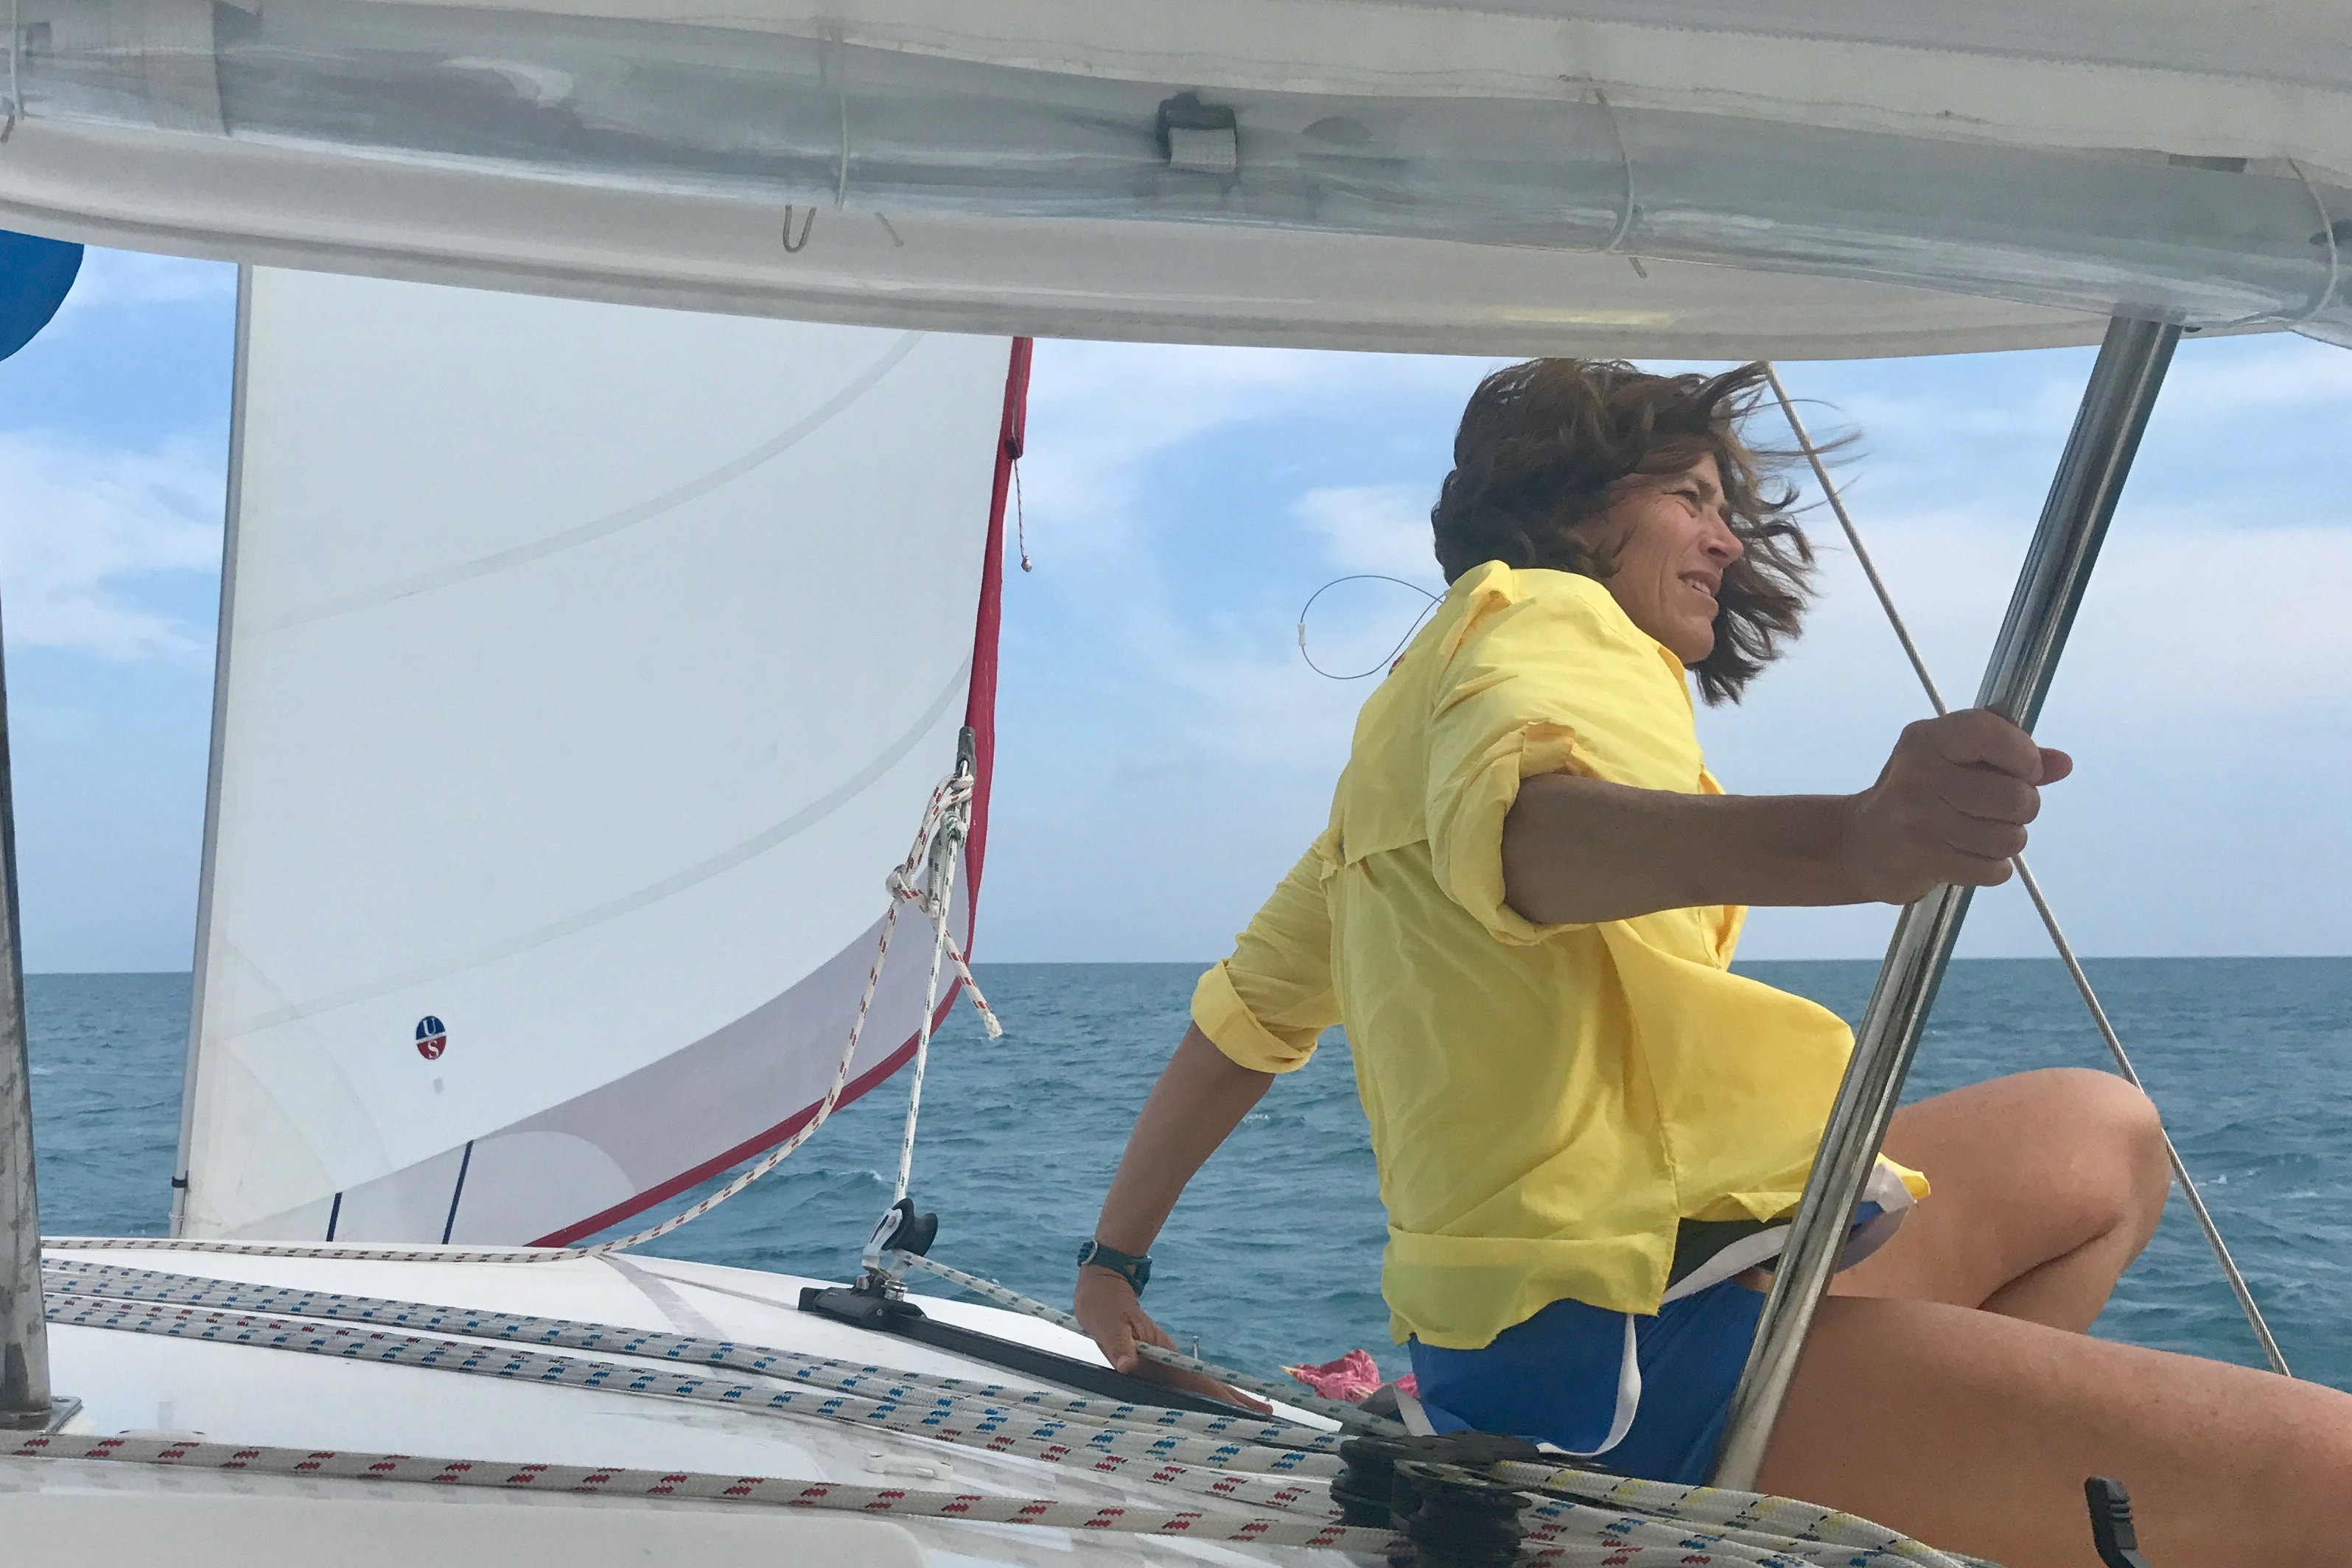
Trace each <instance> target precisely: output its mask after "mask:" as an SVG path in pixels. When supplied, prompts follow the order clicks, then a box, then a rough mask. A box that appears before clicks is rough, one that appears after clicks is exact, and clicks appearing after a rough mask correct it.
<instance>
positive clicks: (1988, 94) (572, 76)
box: [0, 0, 2352, 356]
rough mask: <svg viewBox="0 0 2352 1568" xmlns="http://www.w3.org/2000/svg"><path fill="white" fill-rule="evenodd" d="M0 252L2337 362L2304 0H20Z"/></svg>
mask: <svg viewBox="0 0 2352 1568" xmlns="http://www.w3.org/2000/svg"><path fill="white" fill-rule="evenodd" d="M13 8H14V10H15V12H16V16H17V19H18V25H17V26H16V32H15V36H14V48H13V53H12V58H11V60H10V62H9V69H10V71H11V77H10V80H12V81H13V82H15V83H16V87H15V88H14V89H13V91H14V94H15V96H16V98H18V99H19V100H21V114H19V115H16V117H15V118H16V121H17V122H16V125H15V129H14V133H13V135H12V136H11V137H10V139H9V140H8V141H7V142H6V143H5V146H0V224H5V225H9V226H17V227H24V228H29V229H33V230H36V231H38V232H42V233H47V234H51V235H55V236H58V237H64V238H72V239H88V240H102V241H105V242H108V243H111V244H117V245H129V246H135V247H145V248H151V249H160V250H170V251H178V252H185V253H193V254H200V255H209V256H219V257H229V258H238V259H244V260H258V261H273V262H278V263H285V264H290V265H296V266H301V267H306V268H322V269H339V270H347V271H356V272H370V273H378V274H384V275H391V276H396V277H403V278H408V279H430V280H441V281H448V282H462V283H469V284H475V285H482V286H490V287H499V288H507V289H523V290H536V291H541V292H551V293H561V294H571V295H578V296H583V297H591V298H597V299H604V300H617V301H635V302H644V303H663V304H672V305H681V304H682V305H689V306H695V307H700V308H707V309H713V310H734V311H741V312H747V313H775V314H786V315H793V316H799V317H805V318H811V319H823V320H833V321H856V322H866V323H884V324H889V325H894V326H900V327H931V328H945V329H950V330H956V331H985V332H996V333H1061V334H1083V335H1088V336H1097V337H1134V338H1162V339H1176V340H1201V341H1225V342H1283V343H1300V344H1325V345H1335V346H1348V347H1364V348H1403V349H1445V350H1454V351H1462V352H1487V353H1524V352H1529V351H1536V350H1553V351H1576V352H1586V353H1591V352H1641V353H1660V354H1664V353H1680V354H1693V355H1719V354H1751V353H1759V354H1760V353H1771V354H1778V355H1784V356H1800V355H1808V354H1811V355H1829V354H1885V353H1914V352H1936V351H1944V350H1952V349H1966V348H1991V347H2013V346H2025V345H2033V344H2047V343H2054V342H2076V341H2084V340H2086V339H2088V338H2091V337H2093V336H2095V334H2096V331H2097V330H2098V326H2099V323H2101V322H2102V321H2104V320H2105V318H2106V317H2108V316H2109V315H2110V314H2112V313H2115V312H2117V311H2123V312H2126V313H2131V314H2136V315H2143V316H2149V315H2152V316H2158V317H2164V318H2170V319H2175V320H2179V321H2182V322H2184V323H2185V324H2187V325H2188V326H2189V327H2192V328H2196V329H2199V330H2221V329H2237V330H2252V329H2257V328H2265V327H2292V328H2296V329H2299V330H2301V331H2306V332H2310V333H2312V334H2314V335H2316V336H2320V337H2325V338H2329V339H2331V340H2333V341H2338V342H2344V341H2352V304H2347V300H2346V299H2345V297H2344V290H2342V289H2339V287H2338V284H2339V274H2340V271H2341V258H2340V257H2339V247H2341V246H2343V245H2346V244H2352V225H2347V228H2346V231H2345V233H2343V234H2340V235H2339V234H2338V233H2337V224H2338V218H2337V216H2336V215H2338V214H2345V215H2347V218H2352V36H2347V30H2346V28H2345V27H2344V26H2343V23H2342V13H2341V7H2340V5H2337V4H2336V3H2335V0H1873V3H1869V4H1863V3H1860V0H1799V3H1797V4H1789V5H1772V6H1769V7H1759V6H1756V5H1742V4H1735V3H1733V0H1466V3H1452V4H1441V3H1438V0H1381V3H1379V4H1374V3H1370V0H1186V3H1184V4H1178V5H1171V4H1169V3H1167V0H1018V3H1003V4H994V5H985V4H974V3H972V0H862V3H860V4H856V5H834V6H823V7H821V6H817V5H810V4H807V3H806V0H691V3H688V0H501V3H499V4H497V5H480V4H462V3H458V4H446V5H409V4H390V3H384V0H13Z"/></svg>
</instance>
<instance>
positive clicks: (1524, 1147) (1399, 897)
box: [1192, 562, 1926, 1350]
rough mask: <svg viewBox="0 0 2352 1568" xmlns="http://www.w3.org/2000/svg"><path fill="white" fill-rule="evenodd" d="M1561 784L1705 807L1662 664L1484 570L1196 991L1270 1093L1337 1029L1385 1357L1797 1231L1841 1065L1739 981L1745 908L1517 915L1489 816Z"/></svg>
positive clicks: (1372, 709) (1545, 580) (1429, 630)
mask: <svg viewBox="0 0 2352 1568" xmlns="http://www.w3.org/2000/svg"><path fill="white" fill-rule="evenodd" d="M1562 771H1565V772H1572V773H1584V774H1587V775H1590V776H1591V777H1594V778H1600V779H1606V780H1609V781H1611V782H1612V783H1616V784H1629V785H1633V786H1634V787H1637V788H1642V789H1660V790H1676V791H1681V792H1684V793H1704V794H1710V795H1715V794H1720V793H1722V791H1721V786H1719V785H1718V784H1717V783H1716V782H1715V780H1714V779H1713V778H1711V777H1710V776H1708V774H1707V772H1706V767H1705V766H1704V765H1703V764H1702V763H1701V760H1700V753H1699V746H1698V737H1697V733H1696V730H1695V729H1694V727H1693V723H1692V713H1691V702H1690V693H1689V688H1688V685H1687V682H1686V679H1685V671H1684V669H1683V666H1682V664H1681V663H1680V661H1678V660H1677V659H1676V658H1675V656H1674V655H1673V654H1672V653H1670V652H1669V651H1667V650H1666V649H1665V648H1664V647H1662V646H1660V645H1659V644H1658V643H1657V642H1656V641H1655V640H1654V639H1653V638H1651V637H1648V636H1647V635H1646V634H1644V633H1643V632H1642V631H1641V630H1640V629H1639V628H1637V627H1636V626H1634V625H1633V622H1632V621H1630V620H1628V619H1627V618H1626V617H1625V614H1624V612H1623V611H1622V610H1621V609H1619V608H1618V606H1617V603H1616V601H1615V600H1614V599H1612V598H1611V597H1610V595H1609V592H1608V590H1607V589H1606V588H1604V587H1602V586H1601V584H1599V583H1597V582H1594V581H1592V580H1591V579H1590V578H1587V577H1580V576H1576V575H1574V574H1569V573H1564V572H1549V571H1536V570H1530V571H1514V570H1512V569H1510V568H1508V567H1506V566H1504V565H1502V564H1501V563H1494V562H1490V563H1486V565H1483V566H1480V567H1478V568H1476V569H1475V570H1474V571H1471V572H1468V573H1465V574H1463V576H1462V577H1461V578H1460V579H1459V580H1457V581H1456V582H1455V583H1454V586H1453V588H1452V590H1451V591H1450V592H1448V593H1447V595H1445V598H1444V603H1443V604H1442V605H1440V606H1439V608H1438V610H1437V613H1436V615H1435V616H1433V618H1432V619H1431V621H1430V623H1429V625H1428V626H1425V627H1423V630H1422V631H1421V633H1420V634H1419V635H1418V636H1417V637H1415V638H1414V639H1413V642H1412V647H1410V648H1409V649H1408V650H1407V651H1406V653H1405V655H1404V658H1402V660H1401V661H1400V662H1399V664H1398V665H1397V667H1396V668H1395V669H1394V670H1393V671H1392V672H1391V674H1390V675H1389V677H1388V679H1386V680H1385V681H1384V682H1383V683H1382V684H1381V688H1380V689H1379V690H1378V691H1376V692H1375V693H1373V695H1372V697H1371V699H1370V700H1369V701H1367V702H1366V703H1365V704H1364V708H1363V711H1362V713H1361V714H1360V716H1359V718H1358V719H1357V721H1356V733H1355V742H1354V747H1353V750H1352V752H1351V753H1350V755H1349V761H1348V766H1347V770H1346V772H1344V773H1342V774H1341V775H1340V778H1339V787H1338V790H1337V791H1336V793H1335V794H1334V796H1333V799H1332V803H1331V824H1330V826H1329V827H1328V829H1327V830H1326V831H1325V832H1324V834H1323V836H1322V837H1320V838H1318V839H1317V840H1316V842H1315V845H1314V847H1312V848H1310V849H1309V850H1308V851H1307V855H1306V857H1305V858H1303V859H1301V860H1300V861H1299V862H1298V864H1297V866H1296V867H1294V868H1292V869H1291V871H1290V874H1289V875H1288V876H1287V877H1286V878H1285V879H1283V881H1282V884H1281V885H1280V886H1279V887H1277V888H1276V889H1275V892H1274V896H1273V897H1272V898H1271V899H1269V900H1267V901H1266V904H1265V908H1264V909H1262V910H1259V911H1258V914H1257V917H1256V918H1255V920H1253V921H1251V922H1250V927H1249V929H1248V930H1247V931H1244V932H1243V933H1242V935H1241V937H1240V938H1239V939H1238V941H1237V942H1236V943H1235V946H1234V954H1233V956H1232V957H1231V958H1229V959H1227V960H1225V961H1224V962H1223V963H1219V964H1218V965H1217V966H1216V967H1215V968H1213V969H1212V970H1210V971H1209V972H1208V973H1206V974H1204V975H1202V977H1201V981H1200V984H1199V985H1198V987H1197V988H1196V989H1195V990H1194V992H1193V995H1192V1018H1193V1021H1194V1022H1195V1023H1197V1024H1199V1025H1200V1026H1201V1028H1202V1032H1203V1033H1205V1034H1206V1035H1207V1036H1208V1037H1210V1039H1212V1040H1213V1041H1214V1042H1215V1043H1216V1045H1217V1047H1218V1048H1219V1049H1220V1050H1222V1051H1223V1052H1224V1053H1225V1055H1226V1056H1228V1057H1230V1058H1232V1059H1233V1060H1234V1061H1236V1062H1238V1063H1240V1064H1241V1065H1243V1066H1244V1067H1249V1068H1258V1069H1260V1070H1263V1071H1270V1072H1286V1071H1289V1070H1291V1069H1292V1068H1297V1067H1299V1066H1301V1065H1303V1064H1304V1063H1305V1062H1306V1060H1307V1057H1308V1056H1309V1055H1310V1054H1311V1053H1312V1052H1313V1050H1314V1048H1315V1041H1316V1037H1318V1035H1319V1034H1320V1033H1321V1032H1322V1031H1323V1030H1324V1029H1326V1028H1328V1027H1329V1026H1331V1025H1333V1024H1339V1023H1344V1024H1345V1025H1346V1026H1347V1028H1348V1039H1349V1047H1350V1048H1351V1050H1352V1052H1353V1054H1354V1058H1355V1068H1356V1086H1357V1089H1358V1092H1359V1093H1360V1095H1361V1096H1362V1099H1363V1103H1364V1113H1365V1116H1366V1117H1367V1119H1368V1120H1369V1121H1370V1124H1371V1134H1372V1149H1373V1152H1374V1154H1375V1155H1376V1156H1377V1158H1378V1160H1379V1163H1380V1177H1381V1201H1382V1202H1383V1203H1384V1204H1385V1205H1387V1207H1388V1215H1389V1241H1388V1248H1387V1253H1386V1256H1385V1258H1384V1259H1383V1262H1382V1268H1381V1289H1382V1293H1383V1294H1384V1295H1385V1296H1386V1298H1387V1300H1388V1303H1389V1309H1390V1312H1391V1324H1390V1326H1391V1331H1392V1332H1394V1334H1395V1335H1396V1337H1397V1338H1398V1339H1399V1340H1402V1339H1403V1338H1405V1337H1406V1336H1407V1335H1408V1334H1411V1335H1418V1336H1419V1337H1420V1339H1421V1340H1422V1341H1423V1342H1424V1343H1426V1344H1432V1345H1440V1346H1444V1347H1447V1348H1450V1349H1461V1350H1468V1349H1475V1348H1477V1347H1479V1346H1482V1345H1485V1344H1486V1343H1488V1342H1490V1341H1492V1340H1493V1339H1494V1337H1495V1336H1496V1334H1498V1333H1500V1332H1501V1331H1503V1330H1505V1329H1507V1328H1509V1327H1510V1326H1511V1325H1513V1324H1514V1323H1518V1322H1522V1321H1525V1320H1527V1319H1528V1318H1529V1317H1531V1316H1533V1315H1534V1314H1535V1313H1536V1312H1537V1311H1538V1310H1541V1309H1542V1308H1544V1307H1545V1306H1547V1305H1549V1303H1551V1302H1553V1301H1556V1300H1563V1299H1572V1300H1580V1301H1585V1302H1589V1303H1590V1304H1591V1305H1593V1306H1596V1307H1602V1308H1606V1309H1608V1310H1612V1311H1622V1312H1642V1313H1650V1312H1654V1311H1656V1310H1657V1309H1658V1300H1659V1297H1660V1295H1661V1294H1662V1293H1663V1292H1664V1289H1665V1285H1666V1277H1667V1271H1668V1268H1669V1265H1670V1264H1671V1263H1672V1261H1673V1258H1674V1249H1675V1233H1676V1230H1677V1228H1678V1226H1679V1222H1681V1221H1682V1220H1685V1219H1693V1220H1738V1219H1755V1220H1763V1219H1770V1218H1774V1217H1777V1216H1779V1215H1783V1214H1785V1213H1786V1212H1787V1211H1788V1210H1790V1208H1792V1207H1794V1206H1795V1204H1796V1202H1797V1199H1798V1196H1799V1195H1800V1194H1801V1191H1802V1189H1803V1186H1804V1182H1805V1175H1806V1173H1807V1171H1808V1169H1809V1168H1810V1166H1811V1162H1812V1154H1813V1149H1814V1146H1815V1144H1817V1143H1818V1142H1820V1138H1821V1131H1822V1124H1823V1122H1824V1121H1826V1120H1827V1119H1828V1115H1829V1107H1830V1101H1831V1100H1832V1098H1833V1097H1834V1096H1835V1094H1836V1091H1837V1085H1838V1079H1839V1076H1840V1075H1841V1073H1843V1070H1844V1067H1845V1060H1846V1057H1847V1054H1848V1052H1849V1051H1850V1050H1851V1049H1852V1047H1853V1037H1852V1036H1851V1034H1850V1033H1849V1032H1848V1030H1847V1029H1846V1026H1845V1025H1844V1024H1843V1022H1842V1021H1841V1020H1840V1019H1839V1018H1838V1017H1837V1016H1836V1015H1834V1014H1832V1013H1831V1012H1829V1011H1828V1010H1827V1009H1826V1008H1823V1007H1821V1006H1818V1005H1815V1004H1813V1003H1811V1002H1809V1001H1806V1000H1805V999H1803V998H1802V997H1799V996H1792V995H1790V994H1788V993H1786V992H1783V991H1776V990H1774V989H1773V988H1772V987H1770V986H1769V985H1764V984H1759V983H1758V982H1756V981H1753V980H1748V979H1745V978H1743V977H1741V976H1739V975H1736V974H1733V973H1729V971H1728V969H1727V965H1728V964H1729V963H1730V962H1731V952H1732V946H1733V943H1734V942H1735V941H1736V940H1737V938H1738V931H1739V925H1740V920H1741V917H1742V915H1743V914H1744V913H1745V911H1744V910H1739V909H1737V908H1730V907H1718V908H1708V909H1688V910H1660V911H1659V912H1657V913H1655V914H1649V915H1643V916H1642V917H1640V918H1639V919H1636V920H1628V921H1607V922H1604V923H1600V924H1592V925H1553V926H1539V925H1536V924H1533V923H1531V922H1529V921H1527V920H1524V919H1522V918H1521V917H1520V916H1519V915H1518V914H1517V913H1516V912H1515V911H1514V910H1511V909H1510V908H1509V907H1508V906H1507V905H1506V904H1505V903H1504V901H1503V865H1502V833H1503V818H1504V816H1505V815H1506V814H1507V812H1508V811H1509V810H1510V808H1511V805H1512V802H1513V801H1514V800H1516V799H1517V795H1518V788H1519V781H1520V780H1521V779H1522V778H1526V777H1528V776H1529V775H1531V774H1536V773H1555V772H1562ZM1905 1180H1906V1185H1908V1186H1910V1187H1911V1188H1912V1190H1913V1191H1914V1193H1915V1194H1924V1193H1925V1191H1926V1184H1925V1183H1924V1182H1921V1181H1919V1180H1918V1179H1917V1178H1916V1177H1914V1176H1910V1175H1908V1174H1907V1173H1906V1178H1905Z"/></svg>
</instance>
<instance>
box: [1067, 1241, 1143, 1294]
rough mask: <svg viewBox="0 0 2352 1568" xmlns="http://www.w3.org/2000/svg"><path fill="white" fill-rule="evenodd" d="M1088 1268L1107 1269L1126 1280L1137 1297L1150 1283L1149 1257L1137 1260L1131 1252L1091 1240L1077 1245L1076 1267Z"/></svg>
mask: <svg viewBox="0 0 2352 1568" xmlns="http://www.w3.org/2000/svg"><path fill="white" fill-rule="evenodd" d="M1090 1266H1091V1267H1093V1268H1108V1269H1109V1270H1110V1271H1111V1272H1112V1273H1113V1274H1116V1275H1118V1277H1119V1278H1120V1279H1124V1280H1126V1281H1127V1283H1128V1288H1129V1289H1132V1290H1133V1291H1134V1292H1135V1293H1136V1294H1137V1295H1139V1296H1140V1295H1142V1294H1143V1288H1144V1287H1145V1286H1146V1285H1148V1284H1150V1282H1151V1259H1150V1258H1149V1257H1144V1258H1138V1257H1137V1256H1136V1255H1135V1254H1133V1253H1131V1252H1121V1251H1120V1250H1119V1249H1118V1247H1106V1246H1104V1245H1103V1244H1102V1243H1101V1242H1099V1241H1095V1240H1092V1239H1088V1240H1087V1241H1082V1242H1080V1243H1079V1244H1078V1267H1079V1268H1087V1267H1090Z"/></svg>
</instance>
